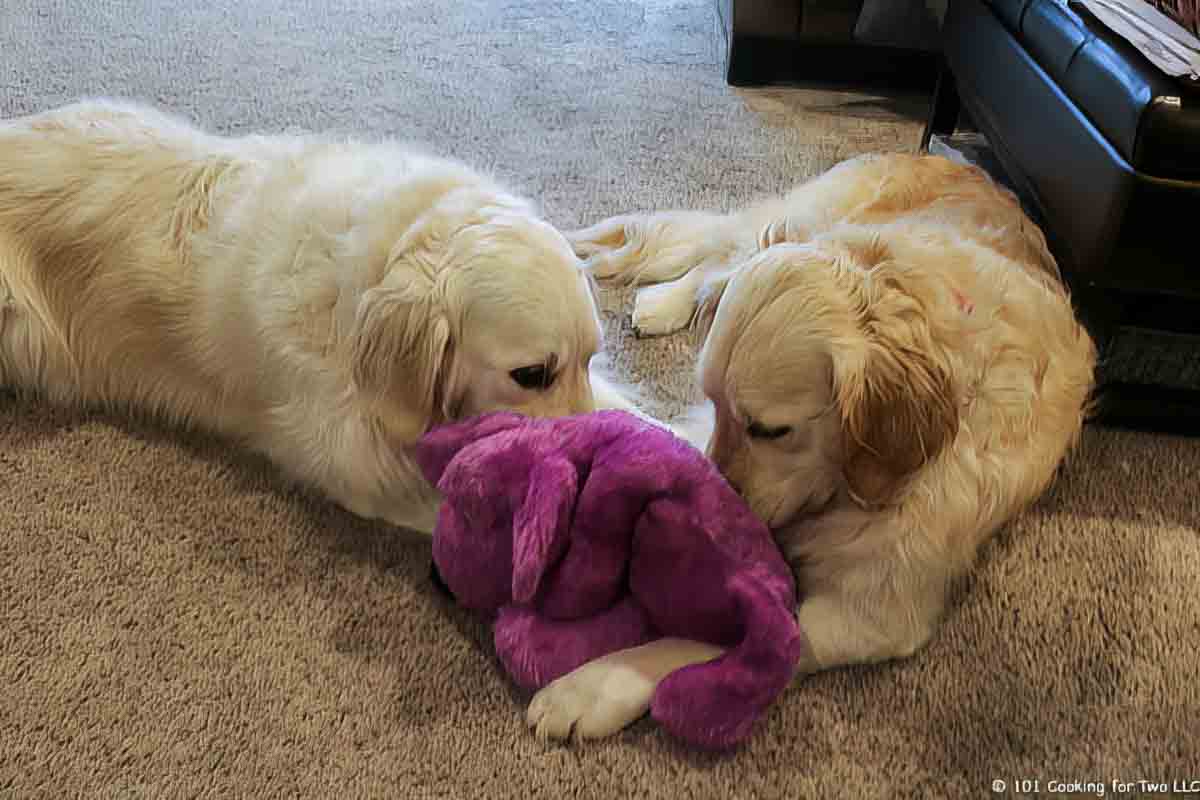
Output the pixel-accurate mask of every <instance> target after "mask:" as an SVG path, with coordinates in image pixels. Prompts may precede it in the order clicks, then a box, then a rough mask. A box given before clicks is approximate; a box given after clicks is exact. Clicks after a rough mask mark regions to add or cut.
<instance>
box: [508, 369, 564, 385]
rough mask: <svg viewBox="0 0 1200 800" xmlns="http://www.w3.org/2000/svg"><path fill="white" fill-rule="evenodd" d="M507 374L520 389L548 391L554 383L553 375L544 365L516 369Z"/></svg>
mask: <svg viewBox="0 0 1200 800" xmlns="http://www.w3.org/2000/svg"><path fill="white" fill-rule="evenodd" d="M508 374H509V377H511V378H512V379H513V382H514V383H516V384H517V386H520V387H521V388H522V389H549V388H550V385H551V384H553V383H554V373H553V372H551V371H550V367H549V366H547V365H546V364H535V365H533V366H530V367H518V368H516V369H514V370H513V371H512V372H510V373H508Z"/></svg>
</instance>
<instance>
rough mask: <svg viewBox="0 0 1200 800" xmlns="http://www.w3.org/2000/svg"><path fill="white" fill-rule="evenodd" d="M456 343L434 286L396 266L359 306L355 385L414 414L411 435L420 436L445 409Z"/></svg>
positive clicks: (353, 336)
mask: <svg viewBox="0 0 1200 800" xmlns="http://www.w3.org/2000/svg"><path fill="white" fill-rule="evenodd" d="M450 339H451V333H450V321H449V320H448V319H447V317H446V314H445V311H444V309H443V308H442V306H441V303H440V301H439V300H438V298H437V292H436V290H435V288H434V284H433V281H432V280H431V279H430V278H429V277H427V276H426V275H424V274H421V272H420V271H419V270H415V269H409V268H406V267H404V266H403V265H393V267H392V269H391V271H390V272H389V274H388V275H387V276H386V277H385V279H384V281H383V282H382V283H381V284H380V285H379V286H376V287H374V288H371V289H368V290H367V291H365V292H364V293H363V294H362V297H361V298H360V299H359V302H358V309H357V312H356V314H355V318H354V323H353V325H352V327H351V331H350V347H351V351H350V368H351V375H352V377H353V380H354V385H355V387H356V388H357V389H358V390H359V391H361V392H365V393H367V394H368V395H369V396H371V397H372V398H373V399H374V400H376V401H381V402H394V403H397V404H399V405H400V406H401V407H402V408H403V409H405V410H406V411H408V412H410V415H411V416H412V419H413V428H414V429H413V431H411V433H412V434H413V435H414V436H416V435H420V434H421V433H423V432H424V431H425V429H426V427H428V425H429V423H430V422H432V421H434V419H435V415H436V414H437V411H438V409H439V408H440V405H441V397H440V394H441V393H440V391H439V387H440V383H441V378H442V373H443V372H444V370H445V368H446V362H447V361H448V357H449V353H450V347H451V341H450ZM400 416H403V415H397V417H400Z"/></svg>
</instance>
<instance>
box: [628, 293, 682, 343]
mask: <svg viewBox="0 0 1200 800" xmlns="http://www.w3.org/2000/svg"><path fill="white" fill-rule="evenodd" d="M695 313H696V297H695V294H694V293H692V292H690V291H687V290H686V289H685V288H683V287H681V286H679V285H677V284H676V283H660V284H658V285H656V286H647V287H646V288H644V289H639V290H638V292H637V296H636V298H635V299H634V301H633V330H634V332H635V333H636V334H637V335H638V336H665V335H667V334H669V333H676V332H678V331H681V330H683V329H685V328H687V326H688V325H690V324H692V317H693V316H694V315H695Z"/></svg>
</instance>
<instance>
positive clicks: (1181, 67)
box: [1071, 0, 1200, 80]
mask: <svg viewBox="0 0 1200 800" xmlns="http://www.w3.org/2000/svg"><path fill="white" fill-rule="evenodd" d="M1071 3H1072V4H1073V5H1081V6H1083V7H1084V8H1086V9H1087V10H1088V11H1090V12H1091V13H1092V14H1093V15H1095V17H1096V19H1098V20H1100V21H1101V22H1103V23H1104V24H1105V26H1107V27H1108V28H1110V29H1111V30H1112V31H1113V32H1114V33H1117V34H1118V35H1120V36H1121V37H1122V38H1124V39H1126V40H1128V41H1129V43H1130V44H1132V45H1133V46H1134V47H1136V48H1137V49H1138V50H1140V51H1141V53H1142V55H1144V56H1145V57H1146V58H1148V59H1150V61H1151V62H1153V64H1154V65H1155V66H1156V67H1158V68H1159V69H1161V70H1162V71H1163V72H1165V73H1167V74H1168V75H1170V76H1172V77H1175V78H1190V79H1192V80H1200V39H1197V38H1196V37H1195V36H1194V35H1192V33H1191V32H1190V31H1188V30H1187V29H1186V28H1184V27H1183V26H1182V25H1180V24H1179V23H1177V22H1176V21H1175V20H1173V19H1171V18H1170V17H1168V16H1167V15H1166V14H1163V13H1162V12H1161V11H1159V10H1158V9H1157V8H1155V7H1154V6H1152V5H1150V3H1147V2H1146V0H1071Z"/></svg>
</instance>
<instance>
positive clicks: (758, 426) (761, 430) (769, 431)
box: [746, 422, 792, 439]
mask: <svg viewBox="0 0 1200 800" xmlns="http://www.w3.org/2000/svg"><path fill="white" fill-rule="evenodd" d="M791 432H792V426H791V425H780V426H779V427H778V428H768V427H767V426H766V425H763V424H762V423H761V422H751V423H750V424H749V425H747V426H746V433H748V434H750V437H751V438H752V439H779V438H782V437H784V436H787V435H788V434H789V433H791Z"/></svg>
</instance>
